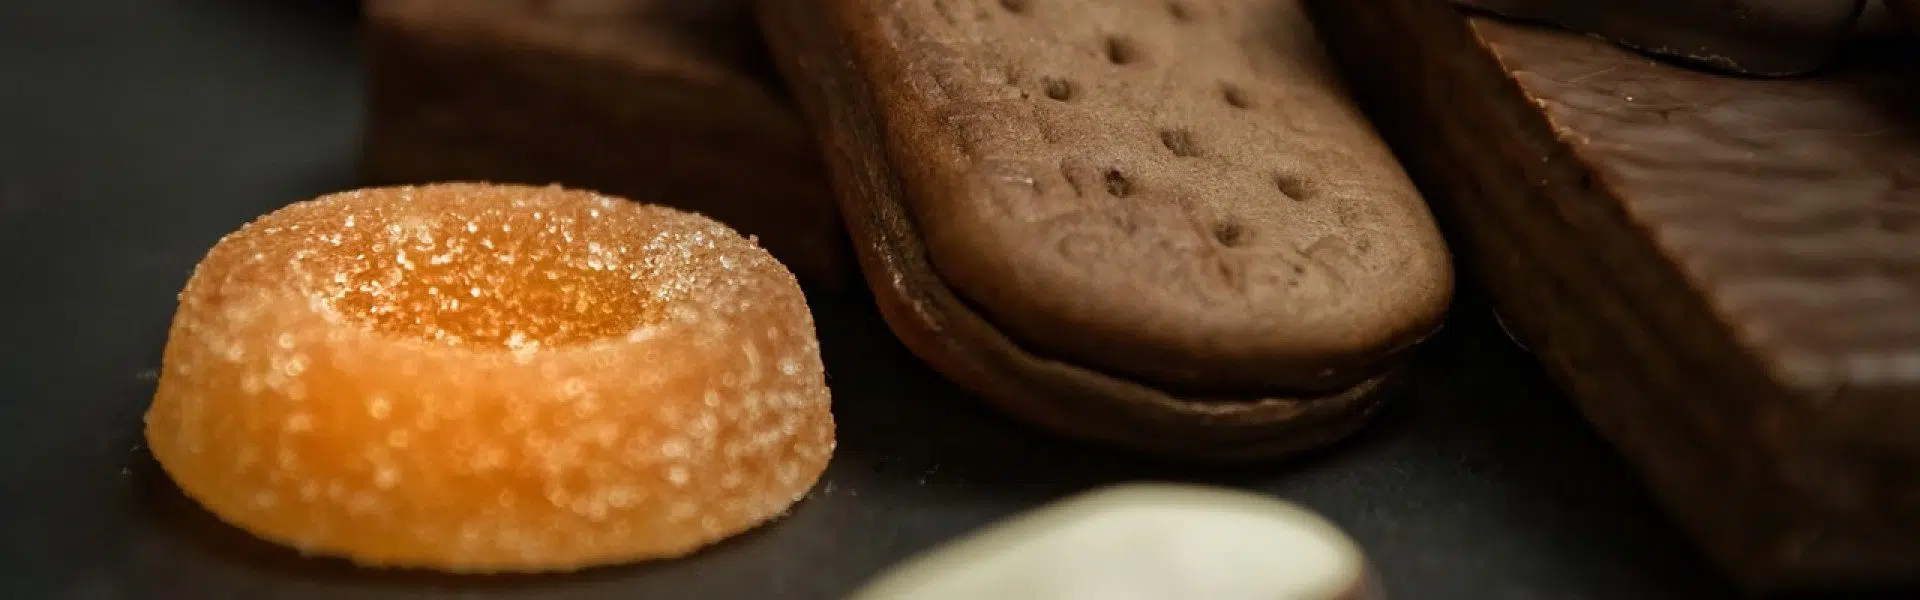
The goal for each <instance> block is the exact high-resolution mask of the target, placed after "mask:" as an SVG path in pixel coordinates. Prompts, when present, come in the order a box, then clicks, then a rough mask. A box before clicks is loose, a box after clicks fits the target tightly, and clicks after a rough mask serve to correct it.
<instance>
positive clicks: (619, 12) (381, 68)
mask: <svg viewBox="0 0 1920 600" xmlns="http://www.w3.org/2000/svg"><path fill="white" fill-rule="evenodd" d="M365 12H366V15H367V26H366V36H367V51H368V56H367V60H368V65H369V70H370V74H369V77H370V87H371V91H370V104H369V112H370V114H369V120H370V124H369V128H368V132H367V137H366V156H365V171H366V176H367V177H368V178H369V179H370V180H371V181H372V182H373V183H379V184H398V183H422V182H433V181H452V180H487V181H499V182H517V183H531V184H546V183H561V184H564V185H568V186H571V187H577V188H586V189H593V190H596V191H600V192H605V193H609V194H614V195H619V196H624V197H628V198H633V199H635V200H639V201H644V202H652V203H659V204H666V205H670V206H675V207H678V208H684V209H690V210H695V211H699V212H702V213H705V214H707V215H709V216H711V217H714V218H716V219H719V220H721V221H724V222H726V223H728V224H730V225H732V226H733V227H735V228H736V229H739V230H740V231H741V232H742V233H747V234H751V235H755V236H757V237H758V238H759V241H760V243H761V244H762V245H763V246H765V247H766V248H767V249H768V250H769V251H771V252H773V253H774V254H775V255H776V256H778V257H779V258H780V259H781V260H782V261H783V262H785V263H786V264H787V265H788V266H789V267H791V268H792V269H793V270H794V272H795V273H796V274H797V275H799V276H800V277H801V278H802V279H803V280H806V281H808V282H810V283H813V284H819V285H823V286H826V287H829V288H831V287H836V286H840V285H842V284H847V283H851V282H852V280H853V277H852V272H853V269H854V265H853V259H852V257H851V253H850V251H849V249H848V248H847V247H846V240H845V233H844V229H843V228H842V227H841V225H840V220H839V216H838V214H836V213H835V212H834V207H833V200H832V194H831V190H830V188H829V187H828V183H827V179H826V175H825V173H824V171H823V168H822V166H821V164H820V160H819V151H818V149H817V147H816V146H815V145H814V143H813V135H812V133H811V132H809V131H808V130H807V128H806V126H805V124H804V122H803V121H802V119H801V117H800V115H799V112H798V110H797V109H795V108H793V107H792V105H791V103H790V102H789V100H788V99H787V98H785V96H784V93H783V92H781V91H780V89H779V85H778V77H777V76H776V75H775V74H774V72H773V70H772V67H771V65H770V63H769V62H768V61H767V59H766V57H765V49H764V45H763V44H762V43H761V42H760V38H759V32H758V29H757V28H756V27H755V26H754V24H753V19H752V14H751V11H750V10H749V9H748V7H747V5H746V3H745V2H742V1H739V0H712V1H701V2H680V1H672V0H369V1H368V2H367V3H366V6H365Z"/></svg>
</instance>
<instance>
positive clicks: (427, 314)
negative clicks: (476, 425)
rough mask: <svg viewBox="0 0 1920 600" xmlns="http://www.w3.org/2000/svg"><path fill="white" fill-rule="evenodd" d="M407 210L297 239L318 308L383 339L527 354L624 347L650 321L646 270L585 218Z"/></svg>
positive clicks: (575, 209) (541, 209) (537, 212)
mask: <svg viewBox="0 0 1920 600" xmlns="http://www.w3.org/2000/svg"><path fill="white" fill-rule="evenodd" d="M540 204H542V205H541V206H521V207H518V208H504V207H488V206H476V205H472V204H465V203H457V202H456V203H452V205H445V203H437V202H405V203H397V204H391V205H386V206H378V207H363V209H361V210H350V211H346V212H345V213H342V214H336V215H332V216H333V222H332V223H330V224H327V225H322V226H321V227H320V228H319V230H317V231H309V232H306V233H307V234H308V236H307V238H308V239H319V240H322V241H323V242H324V245H325V246H328V247H323V248H321V251H320V252H318V253H308V256H307V257H306V258H305V259H304V260H303V261H302V262H304V263H306V264H305V267H306V268H305V269H303V270H305V271H306V272H307V273H309V274H311V275H316V277H315V279H316V280H317V281H315V284H316V285H317V286H318V287H319V288H320V289H319V290H318V292H319V293H320V294H322V296H323V299H324V300H325V301H326V302H327V303H328V304H329V305H330V306H331V307H332V308H333V310H334V311H335V312H337V313H339V314H340V315H342V316H344V317H346V318H348V319H350V320H354V321H358V322H360V323H361V324H363V325H364V326H366V327H368V328H370V329H372V330H374V331H377V332H380V333H384V334H389V335H395V336H405V337H415V338H419V339H424V340H432V341H437V342H442V343H446V344H450V345H456V346H468V347H476V348H501V349H516V350H517V349H527V348H534V347H554V346H565V345H571V344H581V343H587V342H592V341H595V340H600V339H605V338H613V337H618V336H623V335H625V334H626V333H627V332H630V331H632V330H634V329H635V328H636V327H639V326H640V325H642V324H645V323H648V322H651V321H652V320H653V319H654V317H655V316H656V314H657V312H658V311H657V307H656V306H655V303H653V302H651V301H650V300H651V296H650V295H649V294H646V293H644V292H642V291H640V290H643V289H644V285H643V283H644V282H645V281H646V280H647V279H649V277H647V275H646V273H647V272H648V271H649V269H647V267H646V261H644V260H643V257H642V256H641V255H640V254H641V253H640V252H638V250H639V249H638V248H630V247H629V246H627V245H626V244H625V243H623V242H624V239H623V236H621V235H620V233H621V232H620V230H619V228H616V227H613V226H611V224H609V223H606V222H604V220H603V219H602V216H603V215H602V214H601V213H602V212H603V211H601V210H599V209H595V208H591V207H586V206H571V205H567V206H555V205H553V204H549V203H540Z"/></svg>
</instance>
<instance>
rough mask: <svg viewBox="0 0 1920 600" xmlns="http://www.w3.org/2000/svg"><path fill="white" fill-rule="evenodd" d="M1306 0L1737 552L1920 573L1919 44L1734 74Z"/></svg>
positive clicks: (1636, 434) (1526, 333)
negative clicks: (1809, 67) (1791, 69)
mask: <svg viewBox="0 0 1920 600" xmlns="http://www.w3.org/2000/svg"><path fill="white" fill-rule="evenodd" d="M1310 6H1311V7H1312V8H1313V9H1314V11H1315V13H1316V18H1317V21H1318V22H1319V24H1320V26H1321V27H1322V28H1324V30H1325V31H1326V32H1327V39H1329V40H1335V43H1334V44H1333V45H1332V46H1333V48H1334V50H1335V52H1334V54H1335V55H1336V56H1337V57H1339V59H1340V61H1341V62H1342V63H1343V64H1345V65H1346V66H1347V68H1346V69H1345V72H1347V73H1349V74H1350V81H1351V82H1352V83H1353V85H1354V88H1355V89H1356V93H1357V94H1358V95H1359V96H1360V97H1362V98H1364V99H1365V104H1366V105H1367V106H1368V107H1369V108H1370V109H1371V110H1372V113H1373V115H1374V117H1375V120H1376V122H1377V123H1379V124H1380V127H1381V129H1382V131H1383V133H1385V134H1386V136H1387V137H1388V138H1389V139H1390V140H1392V141H1393V142H1394V144H1395V145H1396V147H1397V148H1398V149H1399V150H1400V154H1401V156H1402V157H1403V159H1404V160H1405V161H1406V164H1407V166H1408V169H1409V171H1411V172H1413V173H1414V175H1415V177H1416V179H1417V180H1419V181H1420V182H1421V185H1422V188H1423V189H1424V190H1426V192H1427V193H1428V194H1429V198H1430V199H1431V200H1432V202H1433V205H1434V209H1435V212H1436V213H1437V214H1438V216H1439V217H1440V218H1441V222H1442V224H1443V225H1444V226H1445V227H1446V228H1447V229H1448V230H1449V233H1450V239H1451V241H1452V242H1453V243H1454V245H1455V249H1456V250H1457V251H1458V252H1459V253H1460V255H1461V257H1462V262H1463V264H1464V265H1465V266H1467V267H1469V270H1470V271H1471V272H1472V273H1474V275H1475V276H1476V278H1477V279H1478V280H1479V281H1480V282H1481V283H1483V284H1484V286H1485V287H1486V288H1487V290H1488V293H1489V295H1490V297H1491V298H1492V299H1493V301H1494V304H1495V305H1496V306H1497V307H1498V308H1499V310H1500V313H1501V314H1502V315H1503V316H1504V317H1505V320H1506V322H1507V324H1509V325H1511V326H1512V327H1513V329H1514V332H1515V333H1516V334H1518V336H1519V337H1520V338H1521V339H1522V340H1523V341H1525V342H1526V345H1527V346H1528V347H1530V348H1532V349H1533V351H1534V352H1535V354H1537V355H1538V356H1539V357H1540V358H1541V360H1542V361H1543V362H1544V363H1545V364H1546V366H1547V367H1548V368H1549V370H1550V371H1552V372H1553V373H1554V375H1555V376H1556V378H1557V379H1558V380H1559V381H1560V382H1561V384H1562V385H1564V386H1565V387H1566V388H1567V389H1568V390H1569V391H1570V393H1571V396H1572V397H1573V398H1574V400H1575V401H1576V403H1577V404H1578V406H1579V407H1580V409H1581V410H1582V411H1583V412H1584V413H1585V414H1586V415H1587V417H1588V418H1589V419H1590V420H1591V421H1592V422H1593V423H1594V425H1595V427H1596V428H1597V429H1598V430H1599V431H1600V432H1601V433H1602V434H1603V435H1605V436H1606V437H1608V438H1609V439H1610V440H1611V441H1612V442H1613V443H1614V444H1615V445H1616V446H1617V447H1618V448H1619V450H1620V451H1621V453H1622V454H1624V455H1625V456H1626V458H1628V459H1629V460H1630V461H1631V462H1633V463H1634V464H1635V465H1636V467H1637V468H1638V470H1639V471H1640V473H1641V475H1642V477H1643V478H1644V479H1645V481H1646V482H1647V483H1648V485H1649V487H1650V488H1651V489H1652V491H1653V492H1654V493H1655V495H1656V496H1657V497H1658V498H1659V499H1660V500H1661V501H1662V502H1663V503H1664V504H1665V505H1666V507H1667V508H1668V509H1669V510H1670V511H1671V512H1672V513H1673V515H1674V516H1675V517H1677V519H1678V521H1679V522H1680V523H1681V524H1682V525H1683V526H1684V527H1685V528H1686V529H1687V531H1688V532H1689V533H1690V534H1691V535H1692V537H1693V538H1694V539H1695V540H1696V541H1697V542H1698V543H1699V544H1700V546H1701V547H1702V548H1703V549H1705V550H1706V552H1707V553H1708V554H1709V555H1710V556H1711V557H1713V558H1714V559H1716V560H1717V561H1718V562H1719V563H1720V564H1721V565H1723V566H1724V567H1725V569H1726V571H1727V572H1728V573H1729V574H1730V575H1732V576H1733V577H1734V578H1735V579H1736V580H1738V581H1740V582H1742V583H1744V584H1745V585H1747V586H1749V587H1751V588H1753V589H1755V590H1779V589H1793V588H1807V589H1816V588H1832V587H1837V586H1849V585H1853V584H1863V583H1865V584H1878V583H1915V581H1914V580H1915V579H1917V578H1920V478H1915V477H1914V473H1917V472H1920V438H1916V437H1915V436H1914V435H1913V432H1914V431H1916V430H1920V402H1916V401H1915V400H1916V399H1920V210H1916V207H1920V205H1917V204H1915V202H1916V201H1920V120H1915V117H1914V114H1913V113H1912V111H1911V110H1910V108H1911V107H1912V106H1913V103H1912V99H1914V98H1920V81H1915V80H1913V79H1912V78H1911V77H1910V76H1908V73H1907V71H1906V69H1907V66H1906V64H1905V63H1904V61H1905V60H1907V59H1906V58H1905V57H1903V56H1900V55H1898V54H1897V53H1889V52H1880V51H1876V52H1861V53H1852V54H1848V55H1846V56H1845V57H1844V58H1843V59H1842V60H1841V62H1840V63H1837V65H1836V67H1835V70H1834V71H1833V72H1831V73H1828V74H1823V75H1821V76H1819V77H1811V78H1802V79H1790V80H1763V79H1751V78H1739V77H1728V76H1720V75H1715V74H1712V73H1708V72H1703V71H1698V70H1692V69H1686V68H1680V67H1676V66H1673V65H1669V64H1665V63H1661V62H1658V61H1653V60H1649V59H1647V58H1646V57H1643V56H1639V55H1636V54H1634V53H1631V52H1628V51H1624V50H1622V49H1619V48H1616V47H1613V46H1611V45H1609V44H1606V43H1604V42H1601V41H1599V40H1594V39H1591V38H1588V37H1585V36H1580V35H1575V34H1570V33H1566V32H1563V31H1557V30H1554V29H1551V28H1545V27H1534V26H1524V25H1517V24H1513V23H1509V22H1502V21H1498V20H1494V19H1488V18H1481V17H1471V18H1469V17H1468V16H1466V15H1464V14H1463V13H1461V12H1459V11H1457V10H1455V9H1454V7H1451V6H1449V5H1447V4H1446V3H1445V2H1442V1H1440V0H1380V1H1376V2H1369V3H1366V7H1365V8H1364V9H1361V8H1358V7H1356V6H1355V5H1354V4H1353V3H1348V2H1343V1H1341V0H1321V1H1315V2H1311V3H1310ZM1863 43H1864V42H1863ZM1881 48H1882V49H1886V47H1881Z"/></svg>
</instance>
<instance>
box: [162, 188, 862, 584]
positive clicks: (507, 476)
mask: <svg viewBox="0 0 1920 600" xmlns="http://www.w3.org/2000/svg"><path fill="white" fill-rule="evenodd" d="M828 400H829V395H828V391H827V386H826V379H825V374H824V371H823V369H822V366H821V362H820V351H819V344H818V342H817V341H816V338H815V334H814V329H813V318H812V316H811V314H810V313H809V312H808V309H807V304H806V299H805V298H804V297H803V296H802V295H801V292H800V288H799V286H798V284H796V283H795V280H794V278H793V276H792V275H791V274H790V273H788V271H787V269H786V268H785V267H784V266H782V265H781V264H780V263H779V262H778V261H776V260H774V259H773V258H772V257H771V256H770V255H768V254H767V253H766V252H765V251H763V250H761V249H760V248H759V247H757V246H756V245H755V244H754V243H753V242H752V241H750V240H748V239H746V238H743V237H741V236H740V235H739V234H737V233H735V232H734V231H732V230H731V229H728V228H727V227H726V226H724V225H721V224H719V223H716V222H714V221H712V220H709V219H707V218H705V217H701V216H699V215H695V214H691V213H686V212H680V211H676V210H673V209H669V208H664V207H659V206H649V205H643V204H638V203H634V202H629V201H626V200H622V199H617V198H610V197H606V196H599V195H595V194H592V193H588V192H583V191H574V190H566V189H561V188H557V187H547V188H540V187H524V186H508V185H486V184H439V185H429V186H421V187H396V188H378V189H367V190H360V191H353V192H346V193H340V194H334V195H329V196H325V197H322V198H319V199H316V200H312V201H307V202H302V203H298V204H294V205H291V206H288V207H286V208H283V209H281V210H279V211H275V212H274V213H272V214H269V215H267V216H265V217H262V218H260V219H259V220H256V221H254V222H252V223H249V224H247V225H246V226H245V227H242V228H241V229H240V230H239V231H237V232H234V233H233V234H231V235H228V236H227V237H226V238H224V239H222V240H220V242H219V243H218V244H217V245H215V246H214V247H213V249H212V250H211V251H210V252H209V253H208V254H207V256H206V258H205V259H204V260H202V261H201V263H200V265H199V267H198V268H197V269H195V271H194V273H193V276H192V278H191V279H190V280H189V281H188V282H187V285H186V289H185V291H183V292H182V293H181V295H180V308H179V311H178V313H177V314H176V315H175V317H174V321H173V327H172V330H171V332H170V334H169V337H168V340H167V347H166V354H165V358H164V365H163V368H162V370H161V376H160V382H159V390H158V391H157V392H156V393H155V395H154V399H153V406H152V408H151V409H150V410H149V412H148V413H147V429H146V434H147V441H148V444H149V445H150V446H151V448H152V451H153V455H154V456H155V457H156V458H157V459H159V462H160V465H161V466H162V467H163V468H164V469H165V470H166V472H167V473H168V474H169V475H170V476H171V477H172V478H173V480H174V481H175V482H177V483H178V484H179V486H180V488H181V489H182V490H183V491H185V492H186V493H187V495H189V496H191V497H193V498H194V499H195V500H196V501H198V502H199V503H200V504H202V505H203V506H205V507H206V508H207V509H209V510H210V511H212V512H213V513H214V514H215V515H217V516H219V517H220V518H221V519H222V520H225V521H227V522H229V523H232V524H233V525H235V526H238V527H240V528H242V529H245V530H247V531H249V532H251V533H253V534H255V535H258V536H260V537H262V538H265V539H268V540H271V541H274V542H278V543H282V544H285V545H289V546H292V547H294V548H298V549H300V550H302V551H304V552H308V553H312V554H320V555H330V556H339V557H344V558H347V559H349V560H352V561H354V562H356V563H360V564H363V565H372V566H387V567H415V568H429V569H437V570H446V571H457V572H528V571H554V570H571V569H578V568H583V567H589V566H594V565H602V564H609V563H619V562H629V561H636V560H643V559H652V558H665V557H673V556H679V555H683V554H686V553H689V552H692V551H694V550H697V549H699V548H701V547H703V546H706V545H708V544H711V543H713V542H716V541H718V540H721V539H724V538H726V537H729V536H732V535H735V534H738V533H740V532H742V531H745V530H747V529H750V528H752V527H754V526H756V525H758V524H760V523H763V522H766V521H768V520H770V519H773V518H775V517H777V516H778V515H780V514H781V513H783V512H784V511H786V510H787V509H788V508H789V507H790V506H791V505H793V504H794V503H795V502H797V501H798V500H799V499H800V498H801V497H802V496H803V495H805V494H806V492H807V490H809V489H810V488H811V487H812V486H813V485H814V483H815V482H816V481H817V480H818V479H819V477H820V473H821V471H822V470H823V469H824V468H825V467H826V464H827V461H828V459H829V457H830V456H831V455H832V453H833V448H834V435H833V417H832V415H831V413H830V412H829V407H828Z"/></svg>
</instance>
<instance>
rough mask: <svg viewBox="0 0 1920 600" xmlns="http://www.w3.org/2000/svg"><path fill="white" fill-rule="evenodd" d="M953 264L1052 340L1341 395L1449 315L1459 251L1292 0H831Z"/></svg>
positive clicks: (1117, 363) (1012, 316)
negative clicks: (1451, 253) (1447, 241)
mask: <svg viewBox="0 0 1920 600" xmlns="http://www.w3.org/2000/svg"><path fill="white" fill-rule="evenodd" d="M832 4H833V5H834V7H833V8H832V9H829V10H830V11H831V12H833V13H835V15H836V18H837V19H839V21H840V27H841V29H843V30H845V31H849V32H853V34H854V36H855V39H854V40H853V41H854V44H853V46H854V48H855V54H856V57H857V60H858V62H859V63H860V64H861V65H862V67H863V68H864V70H865V71H866V73H868V74H869V76H870V77H872V78H873V80H874V89H875V90H876V93H877V96H878V101H879V105H880V109H881V112H883V113H884V121H885V123H884V125H885V129H886V131H887V134H888V136H889V147H890V151H891V152H892V156H891V162H892V164H893V165H894V167H895V168H896V170H898V171H899V173H900V176H901V179H902V180H903V183H904V184H905V190H906V196H907V198H906V200H905V201H906V203H907V205H908V212H909V214H911V215H912V217H913V219H914V221H915V223H916V224H917V226H918V227H919V229H920V233H921V237H922V238H923V239H924V241H925V243H926V246H927V248H928V250H929V254H930V256H931V259H932V263H933V265H934V268H935V269H936V270H937V271H938V272H939V273H940V275H941V277H942V279H943V280H944V281H946V282H947V283H948V284H949V285H950V286H951V287H952V288H953V289H954V290H955V291H956V292H958V293H959V294H960V295H961V296H962V297H964V298H966V299H967V300H968V301H970V302H971V303H973V304H974V305H975V306H976V307H977V308H978V310H979V311H980V312H981V313H982V314H983V315H985V316H987V317H988V318H989V319H990V320H992V321H993V322H994V323H995V324H996V325H997V326H999V327H1000V328H1001V329H1002V330H1004V331H1006V332H1008V333H1009V334H1010V335H1011V336H1013V337H1015V338H1017V339H1019V340H1020V342H1021V343H1022V344H1023V345H1025V346H1026V347H1028V348H1030V349H1031V350H1033V351H1034V352H1035V353H1036V354H1041V355H1047V356H1051V357H1054V358H1058V359H1061V360H1067V361H1071V362H1074V363H1076V364H1080V365H1084V366H1086V367H1088V368H1093V369H1099V370H1102V371H1105V372H1108V373H1112V374H1115V375H1121V376H1129V377H1135V378H1137V379H1138V380H1140V381H1142V382H1144V383H1148V384H1150V385H1157V386H1161V387H1163V388H1165V389H1168V390H1170V391H1177V392H1186V393H1234V392H1244V391H1256V392H1258V391H1272V390H1275V389H1280V388H1284V389H1293V390H1328V389H1338V388H1341V387H1345V386H1349V385H1353V384H1354V383H1356V382H1357V381H1359V380H1361V379H1364V378H1366V377H1368V376H1371V375H1372V374H1373V373H1375V372H1377V369H1378V367H1379V364H1380V363H1381V362H1382V361H1384V360H1386V359H1387V357H1389V356H1391V355H1393V354H1394V353H1395V351H1397V350H1399V349H1401V348H1404V347H1406V346H1407V345H1410V344H1412V343H1413V342H1415V341H1417V340H1418V339H1420V338H1421V337H1423V336H1425V335H1427V334H1429V333H1430V332H1431V331H1432V330H1433V329H1434V328H1435V327H1436V326H1437V324H1438V322H1439V320H1440V318H1441V315H1442V313H1443V312H1444V310H1445V308H1446V305H1447V300H1448V297H1449V294H1450V293H1451V275H1450V268H1449V261H1448V259H1447V254H1446V250H1445V247H1444V246H1443V243H1442V241H1441V239H1440V237H1439V235H1438V233H1437V231H1436V229H1435V227H1434V226H1433V225H1432V223H1431V218H1430V216H1429V215H1428V213H1427V210H1426V207H1425V205H1424V203H1423V202H1422V201H1421V198H1420V197H1419V195H1418V194H1417V192H1416V191H1415V190H1414V188H1413V186H1412V184H1411V183H1410V182H1409V181H1408V179H1407V177H1406V176H1405V174H1404V173H1403V172H1402V171H1401V170H1400V167H1399V166H1398V163H1397V162H1396V161H1395V159H1394V157H1393V155H1392V154H1391V153H1390V152H1389V151H1388V150H1387V148H1386V147H1385V146H1384V144H1383V143H1382V142H1380V141H1379V140H1378V139H1377V138H1376V137H1375V135H1374V133H1373V132H1372V130H1371V129H1370V127H1369V125H1368V123H1367V121H1366V120H1365V118H1364V117H1363V116H1362V115H1361V114H1360V113H1359V111H1358V109H1356V108H1355V107H1354V106H1353V105H1352V104H1351V103H1350V102H1349V101H1348V99H1347V98H1346V97H1345V95H1344V94H1343V92H1342V91H1341V90H1340V88H1339V84H1338V83H1337V82H1336V79H1335V77H1334V76H1333V74H1332V73H1331V70H1330V67H1329V66H1328V64H1327V62H1326V60H1325V59H1324V57H1323V56H1322V50H1321V47H1320V42H1319V41H1318V39H1317V38H1316V37H1315V34H1314V32H1313V29H1312V27H1311V25H1310V24H1309V23H1308V22H1307V20H1306V17H1305V16H1304V15H1303V14H1302V13H1301V12H1300V9H1299V8H1298V6H1297V5H1296V3H1295V2H1293V1H1291V0H1179V1H1174V2H1168V1H1166V0H1128V1H1096V0H1044V1H1043V0H939V1H914V2H907V1H883V2H872V1H866V0H833V2H832Z"/></svg>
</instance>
